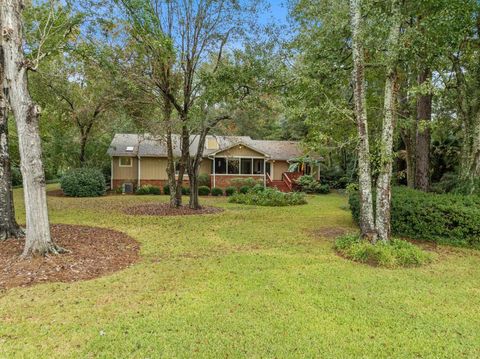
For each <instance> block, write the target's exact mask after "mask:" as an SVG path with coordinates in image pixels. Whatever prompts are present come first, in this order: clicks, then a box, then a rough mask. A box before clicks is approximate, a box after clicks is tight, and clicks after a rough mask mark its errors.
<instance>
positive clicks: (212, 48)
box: [120, 0, 256, 209]
mask: <svg viewBox="0 0 480 359" xmlns="http://www.w3.org/2000/svg"><path fill="white" fill-rule="evenodd" d="M120 3H121V4H122V5H123V7H124V9H126V12H127V15H128V17H129V18H130V19H131V20H133V21H132V22H133V24H135V25H136V26H137V29H138V30H137V31H136V32H135V35H136V36H137V39H138V40H140V42H141V43H142V44H143V45H144V48H146V49H148V50H151V49H152V48H153V49H157V50H163V53H162V52H160V53H156V54H153V55H154V56H155V57H156V58H158V57H163V58H164V59H165V58H166V59H169V60H171V62H170V61H167V62H165V60H163V61H162V62H161V64H162V65H163V66H160V67H156V69H157V70H160V76H159V78H160V81H156V85H157V89H158V90H159V91H160V94H161V96H162V98H163V100H166V101H168V102H169V103H170V105H171V107H172V108H173V109H174V111H176V113H177V115H178V121H179V129H180V150H181V157H180V159H179V161H178V164H179V165H178V168H179V175H178V177H179V179H182V177H183V174H184V171H187V172H188V176H189V182H190V188H191V191H190V192H191V194H190V203H189V205H190V207H191V208H192V209H198V208H199V203H198V183H197V176H198V168H199V166H200V163H201V160H202V154H203V147H200V146H199V147H197V149H196V150H195V151H196V152H195V153H194V154H193V155H192V156H191V154H190V144H191V143H190V137H191V135H195V133H194V132H193V131H192V130H193V129H198V128H201V132H200V133H198V134H197V135H198V136H199V143H201V142H202V139H203V141H204V138H205V136H206V135H207V134H208V133H209V131H210V130H211V128H213V127H214V126H215V125H216V124H217V123H218V122H220V121H221V120H223V119H225V118H228V117H227V116H226V115H225V114H222V115H219V116H218V117H217V118H214V119H212V120H211V121H209V123H208V124H206V125H201V126H198V123H195V117H194V116H192V115H193V112H194V111H197V113H198V112H201V111H199V108H201V107H202V106H203V104H202V103H201V100H200V99H201V97H202V91H203V90H204V86H203V84H202V81H201V78H200V77H199V71H200V68H201V66H202V64H203V63H205V61H208V60H209V59H212V58H213V59H215V61H216V65H214V66H213V67H212V68H211V69H212V71H213V72H216V71H217V70H218V68H219V67H220V66H221V61H222V56H223V52H224V48H225V45H226V44H227V42H228V41H233V40H240V36H241V35H242V32H243V30H244V29H245V28H247V27H248V26H249V25H251V24H250V23H249V22H248V20H249V15H250V14H252V13H253V12H254V11H255V7H256V2H255V1H251V2H250V1H245V2H241V3H239V2H237V1H232V0H221V1H212V0H205V1H199V2H196V1H166V2H162V1H150V0H146V1H140V2H137V1H130V0H122V1H120ZM159 44H161V45H160V46H159ZM162 46H163V47H162ZM150 53H151V52H150ZM172 73H173V74H175V75H176V78H177V79H178V81H179V82H178V91H176V88H175V87H172V86H170V85H171V81H166V80H167V74H172ZM169 78H170V77H169ZM197 119H198V117H197ZM168 140H169V139H168V138H167V141H168ZM168 168H171V165H169V166H168ZM177 191H178V187H177Z"/></svg>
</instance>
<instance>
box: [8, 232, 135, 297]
mask: <svg viewBox="0 0 480 359" xmlns="http://www.w3.org/2000/svg"><path fill="white" fill-rule="evenodd" d="M51 234H52V238H53V240H54V241H55V243H56V244H57V245H59V246H61V247H63V248H65V249H67V250H68V251H69V253H65V254H62V255H52V256H48V257H46V258H41V257H38V258H32V259H29V260H23V259H21V258H20V255H21V254H22V249H23V243H24V241H23V240H18V241H16V240H8V241H4V242H0V291H1V290H4V289H8V288H12V287H26V286H29V285H33V284H36V283H42V282H75V281H79V280H86V279H92V278H96V277H100V276H102V275H106V274H109V273H113V272H115V271H118V270H121V269H124V268H126V267H128V266H130V265H132V264H133V263H135V262H136V261H137V260H138V258H139V248H140V246H139V243H138V242H137V241H135V240H134V239H132V238H131V237H129V236H127V235H126V234H124V233H122V232H118V231H114V230H111V229H104V228H96V227H87V226H74V225H66V224H54V225H52V226H51Z"/></svg>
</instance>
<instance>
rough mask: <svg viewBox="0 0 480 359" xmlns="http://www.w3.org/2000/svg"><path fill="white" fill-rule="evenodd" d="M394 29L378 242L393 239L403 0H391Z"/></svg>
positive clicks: (388, 65)
mask: <svg viewBox="0 0 480 359" xmlns="http://www.w3.org/2000/svg"><path fill="white" fill-rule="evenodd" d="M391 12H392V14H391V25H390V31H389V36H388V40H387V54H386V59H385V64H386V70H387V71H386V80H385V96H384V118H383V129H382V139H381V147H380V156H379V157H380V164H379V173H378V178H377V190H376V194H377V197H376V218H375V227H376V231H377V234H378V238H379V239H380V240H382V241H387V240H389V239H390V227H391V226H390V209H391V197H392V190H391V182H392V164H393V134H394V127H395V123H396V118H397V110H396V108H397V106H396V103H397V91H398V69H397V66H398V62H399V52H400V50H399V38H400V26H401V24H402V17H401V7H400V0H392V10H391Z"/></svg>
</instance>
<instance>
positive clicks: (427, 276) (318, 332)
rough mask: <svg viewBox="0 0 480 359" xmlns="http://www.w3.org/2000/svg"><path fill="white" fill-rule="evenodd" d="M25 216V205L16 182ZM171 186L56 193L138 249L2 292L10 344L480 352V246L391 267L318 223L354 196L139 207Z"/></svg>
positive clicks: (331, 220)
mask: <svg viewBox="0 0 480 359" xmlns="http://www.w3.org/2000/svg"><path fill="white" fill-rule="evenodd" d="M16 196H17V207H18V212H19V213H18V214H19V218H20V219H21V218H22V217H23V213H22V207H20V206H21V199H20V196H21V193H20V192H19V191H18V190H17V192H16ZM165 200H166V197H165V196H161V197H159V196H156V197H152V196H147V197H140V196H115V197H104V198H95V199H72V198H55V197H51V198H49V204H50V212H51V221H52V222H53V223H68V224H85V225H92V226H101V227H109V228H114V229H117V230H120V231H124V232H126V233H128V234H129V235H131V236H132V237H134V238H136V239H137V240H138V241H139V242H141V244H142V249H141V254H142V258H141V261H140V262H139V263H138V264H137V265H134V266H132V267H131V268H129V269H126V270H123V271H120V272H117V273H115V274H113V275H110V276H107V277H103V278H99V279H95V280H90V281H85V282H77V283H73V284H62V283H52V284H42V285H36V286H33V287H30V288H16V289H11V290H9V291H7V292H5V293H0V357H2V358H3V357H8V358H12V357H26V358H53V357H55V358H56V357H76V358H90V357H100V358H127V357H128V358H132V357H133V358H157V357H166V358H172V357H184V358H189V357H204V358H213V357H229V358H231V357H257V358H259V357H262V358H265V357H270V358H287V357H295V358H298V357H307V358H313V357H322V358H346V357H357V358H358V357H364V358H367V357H368V358H380V357H385V358H391V357H402V358H414V357H421V358H439V357H442V358H458V357H466V358H476V357H480V314H479V308H480V252H479V251H474V250H467V249H453V250H450V249H449V250H446V249H445V250H442V251H441V253H440V254H439V255H437V256H436V259H435V261H434V263H433V264H430V265H428V266H425V267H422V268H416V269H395V270H392V269H381V268H372V267H369V266H366V265H361V264H356V263H352V262H349V261H347V260H344V259H342V258H340V257H338V256H337V255H336V254H335V253H334V252H333V250H332V240H331V239H327V238H321V236H319V235H312V232H313V231H314V230H318V229H322V228H329V227H342V228H354V225H353V223H352V220H351V218H350V214H349V212H347V211H346V210H345V209H344V208H345V205H346V200H345V198H343V197H341V196H339V195H335V194H332V195H328V196H317V197H309V199H308V200H309V204H308V205H305V206H298V207H291V208H267V207H262V208H260V207H249V206H242V205H233V204H228V203H227V202H226V200H225V199H224V198H213V199H210V198H209V199H204V202H205V203H208V204H212V205H216V206H222V207H225V209H226V210H225V212H223V213H221V214H216V215H208V216H184V217H170V218H152V217H131V216H127V215H124V214H122V212H121V211H120V208H121V207H122V206H126V205H129V204H133V203H139V202H142V201H144V202H153V201H165Z"/></svg>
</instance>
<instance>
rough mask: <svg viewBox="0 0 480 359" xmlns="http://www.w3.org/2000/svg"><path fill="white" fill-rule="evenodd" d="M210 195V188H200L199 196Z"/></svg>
mask: <svg viewBox="0 0 480 359" xmlns="http://www.w3.org/2000/svg"><path fill="white" fill-rule="evenodd" d="M209 194H210V188H208V187H207V186H200V187H198V195H199V196H208V195H209Z"/></svg>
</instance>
